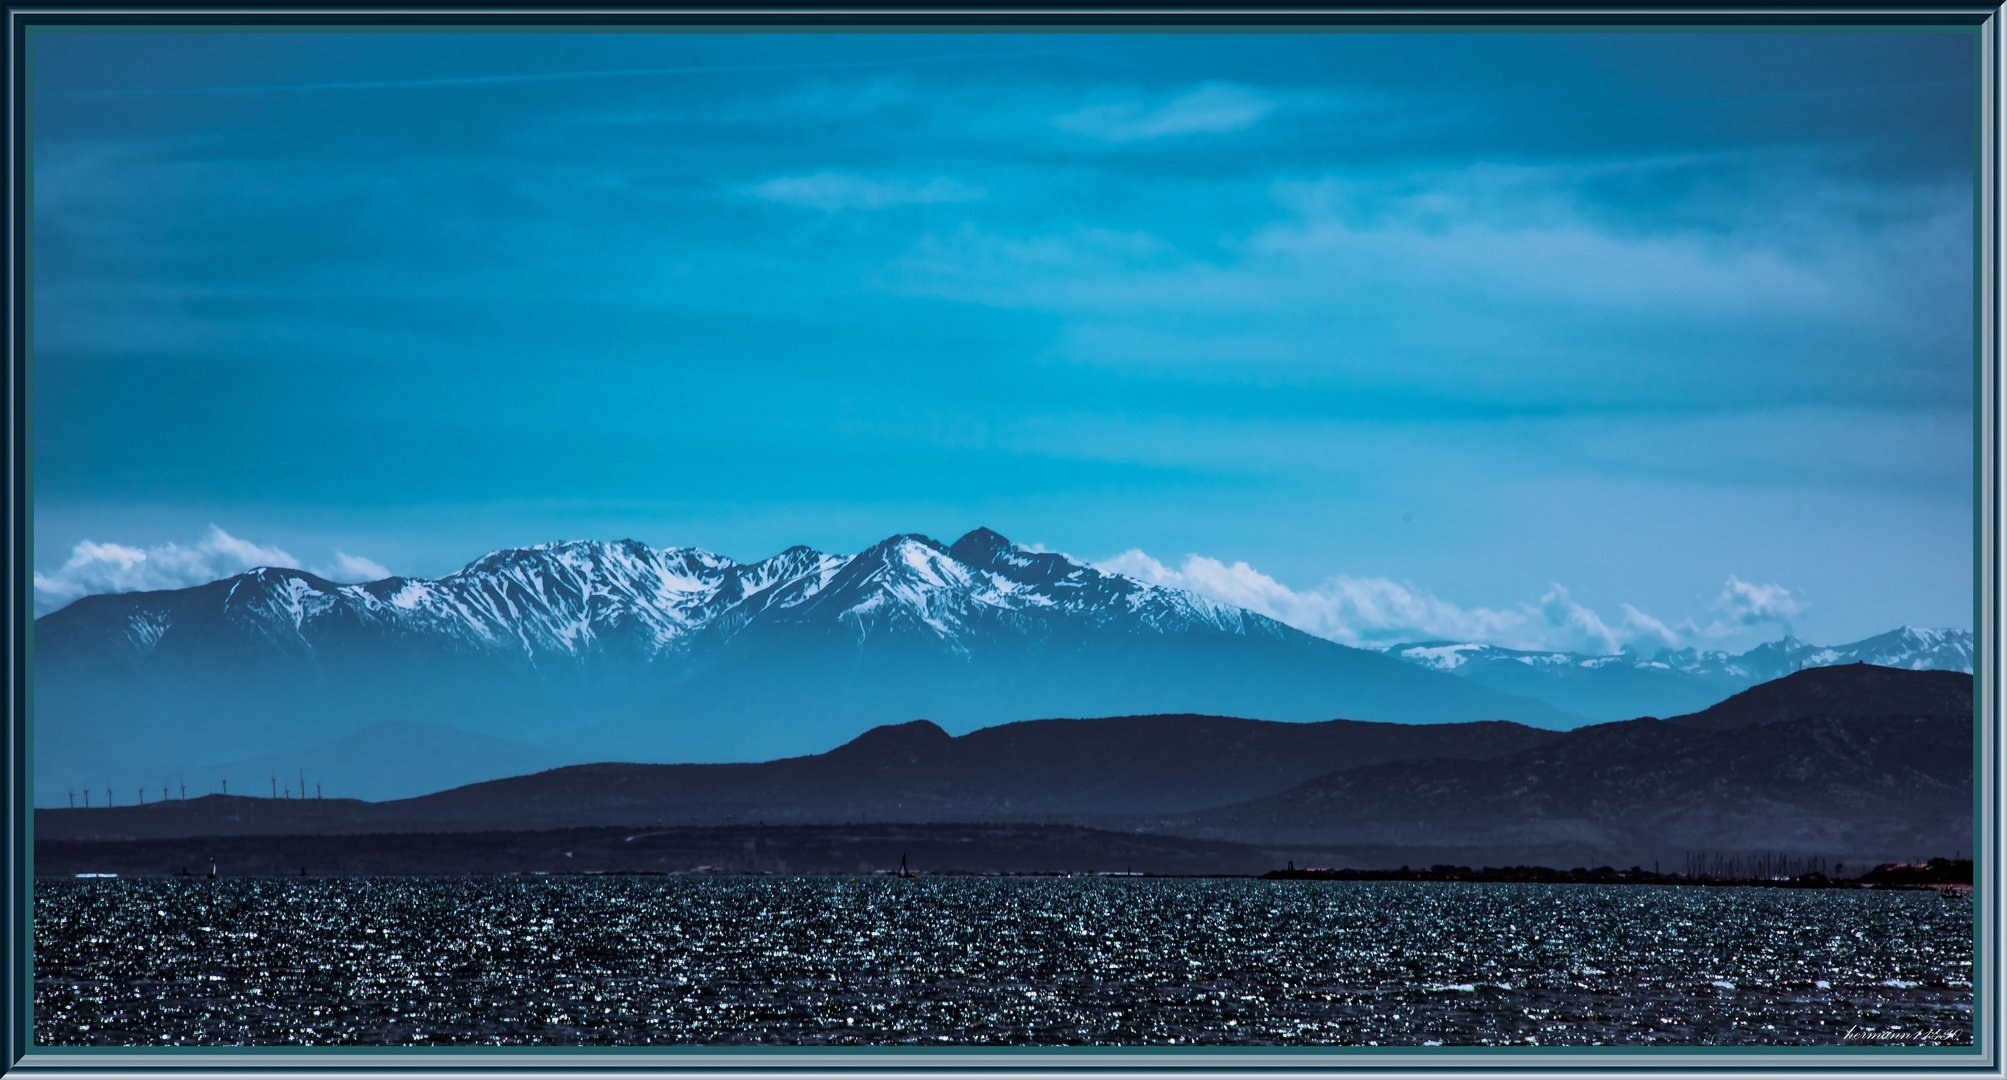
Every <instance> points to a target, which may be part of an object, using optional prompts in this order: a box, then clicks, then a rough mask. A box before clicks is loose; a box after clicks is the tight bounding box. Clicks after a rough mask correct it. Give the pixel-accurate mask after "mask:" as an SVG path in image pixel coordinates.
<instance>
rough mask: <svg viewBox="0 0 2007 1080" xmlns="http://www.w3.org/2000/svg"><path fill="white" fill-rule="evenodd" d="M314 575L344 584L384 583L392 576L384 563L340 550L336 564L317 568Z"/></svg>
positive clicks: (335, 559) (336, 552) (335, 556)
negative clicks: (383, 581)
mask: <svg viewBox="0 0 2007 1080" xmlns="http://www.w3.org/2000/svg"><path fill="white" fill-rule="evenodd" d="M314 573H316V574H319V575H320V576H322V577H324V578H326V579H328V580H329V581H338V582H341V583H343V584H354V583H357V582H363V581H382V580H383V579H384V578H387V577H389V576H390V571H389V569H387V568H386V567H385V566H384V565H383V564H382V563H379V562H377V561H375V560H374V559H365V558H363V557H362V556H360V555H350V554H349V553H348V552H346V551H343V550H341V549H340V548H336V549H335V553H334V562H332V563H330V564H328V565H327V566H324V567H317V568H316V569H315V570H314Z"/></svg>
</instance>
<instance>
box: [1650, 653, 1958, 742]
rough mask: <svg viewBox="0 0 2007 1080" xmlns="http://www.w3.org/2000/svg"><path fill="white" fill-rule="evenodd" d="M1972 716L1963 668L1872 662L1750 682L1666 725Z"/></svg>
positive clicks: (1721, 727) (1716, 727) (1722, 727)
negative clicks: (1927, 668)
mask: <svg viewBox="0 0 2007 1080" xmlns="http://www.w3.org/2000/svg"><path fill="white" fill-rule="evenodd" d="M1971 715H1972V676H1971V675H1970V674H1968V673H1966V672H1962V671H1907V670H1903V669H1901V668H1887V667H1876V666H1875V665H1873V664H1845V665H1841V666H1838V667H1818V668H1806V669H1805V670H1803V671H1798V672H1794V673H1792V674H1790V675H1786V676H1784V677H1783V678H1781V679H1774V680H1772V681H1770V682H1767V683H1764V684H1762V685H1760V686H1753V687H1750V688H1749V689H1747V690H1744V691H1743V692H1741V693H1739V694H1737V695H1735V696H1734V697H1731V698H1729V699H1728V700H1726V701H1723V702H1721V703H1720V704H1718V705H1714V706H1711V707H1709V708H1706V709H1702V710H1701V711H1699V712H1697V713H1689V714H1687V715H1685V716H1672V717H1667V718H1666V719H1667V722H1668V723H1673V724H1678V725H1680V726H1681V727H1690V728H1701V729H1704V730H1707V731H1727V730H1730V729H1732V728H1740V727H1751V726H1754V725H1757V724H1775V723H1779V722H1782V721H1786V720H1803V719H1805V718H1807V717H1813V716H1830V717H1861V716H1964V717H1967V718H1968V719H1969V718H1970V717H1971Z"/></svg>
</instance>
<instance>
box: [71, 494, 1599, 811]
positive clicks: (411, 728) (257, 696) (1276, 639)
mask: <svg viewBox="0 0 2007 1080" xmlns="http://www.w3.org/2000/svg"><path fill="white" fill-rule="evenodd" d="M35 650H36V651H35V656H36V678H37V696H36V724H37V740H38V743H37V745H38V752H37V769H38V774H41V775H45V778H46V779H47V780H48V782H50V783H54V782H56V776H57V774H58V773H59V772H60V773H62V775H65V776H68V775H70V771H73V772H75V773H76V774H77V776H78V778H79V779H80V782H83V783H98V782H99V781H98V780H97V779H96V774H100V773H102V772H104V771H106V769H107V768H108V766H106V765H105V764H104V763H105V762H106V761H107V760H109V759H111V758H113V757H118V758H121V759H124V760H125V761H127V762H128V763H129V764H130V766H131V767H133V768H149V769H151V770H152V771H155V772H158V771H160V770H159V768H152V766H151V765H149V764H148V763H156V762H157V763H160V768H165V767H166V765H167V763H176V768H180V766H181V763H186V764H188V765H189V766H190V767H194V766H200V767H201V768H203V769H207V770H210V771H214V770H213V769H210V766H211V765H213V764H215V763H219V762H223V763H227V762H231V761H233V760H236V759H241V760H243V761H246V762H251V761H254V760H255V761H257V762H264V763H263V764H258V765H256V766H255V768H251V767H250V766H246V768H251V771H253V772H263V771H265V770H266V768H267V767H268V766H269V767H271V768H272V771H274V772H283V773H288V774H290V773H291V772H293V771H294V766H293V765H285V766H284V767H283V768H279V767H278V766H279V765H280V764H283V762H284V761H291V760H293V759H296V758H298V757H301V756H310V755H309V754H308V751H309V750H310V749H311V748H314V747H320V748H322V750H321V751H316V753H323V754H324V755H326V754H334V753H335V751H334V750H331V749H327V748H328V747H332V746H335V745H337V744H339V745H341V746H347V747H351V748H353V747H356V746H367V745H368V744H369V742H370V739H369V738H368V737H364V736H361V735H359V734H358V733H359V732H363V731H364V730H365V729H368V728H371V727H372V726H373V725H395V726H396V731H397V732H399V733H400V734H398V735H396V736H395V738H396V739H397V740H402V741H404V742H406V743H408V744H411V746H410V747H409V748H407V749H406V750H403V751H400V752H399V754H398V756H397V760H396V761H392V762H380V763H379V766H380V768H379V773H380V774H382V775H387V774H388V773H387V770H392V769H396V768H402V769H407V770H409V769H414V768H415V769H418V771H419V772H421V773H424V772H427V770H430V771H431V772H433V773H439V774H440V775H441V776H444V775H445V773H446V772H450V771H451V767H456V766H454V762H455V761H457V760H458V759H460V758H464V757H467V756H468V755H474V754H476V749H470V748H478V753H479V754H485V755H487V758H488V759H490V761H491V764H490V765H486V766H482V767H480V768H475V769H473V771H474V772H475V773H481V772H488V773H490V774H494V775H500V774H501V773H496V772H495V771H494V770H497V769H502V770H504V771H505V772H506V771H511V770H512V771H527V770H526V769H525V767H524V766H525V763H530V764H539V765H540V767H548V766H549V765H555V764H564V763H567V762H570V761H578V760H604V759H624V760H638V761H707V760H708V761H719V760H764V759H771V758H776V757H782V756H787V755H790V754H803V753H812V752H819V751H822V750H827V749H829V748H830V747H832V746H835V745H838V744H840V743H842V742H844V741H847V740H848V739H850V738H852V737H855V736H856V735H857V734H859V733H861V732H862V731H864V730H866V729H868V728H870V727H873V726H876V725H878V724H883V723H899V722H904V721H908V720H913V719H917V718H926V719H930V720H933V721H935V722H936V723H939V724H940V725H941V726H943V727H944V728H946V729H948V730H950V731H955V732H962V731H968V730H973V729H974V728H976V727H980V726H983V725H986V724H995V723H1003V722H1008V721H1013V720H1023V719H1031V718H1037V717H1050V716H1113V715H1140V714H1149V713H1173V712H1177V713H1211V714H1222V715H1239V716H1248V717H1258V718H1263V719H1273V720H1328V719H1334V718H1338V717H1344V718H1350V719H1362V720H1389V721H1406V722H1424V723H1426V722H1442V721H1458V720H1479V719H1483V720H1493V719H1508V720H1516V721H1520V722H1523V723H1528V724H1533V725H1536V726H1541V727H1549V728H1563V727H1569V726H1573V725H1574V724H1577V723H1579V722H1580V718H1579V717H1576V716H1573V715H1571V714H1569V713H1567V712H1565V711H1563V710H1560V709H1556V708H1553V707H1552V706H1549V705H1546V704H1544V703H1542V702H1539V701H1536V700H1532V699H1528V698H1523V697H1514V696H1511V695H1506V694H1500V693H1497V692H1495V691H1492V690H1490V689H1487V688H1485V687H1483V686H1482V685H1479V684H1477V683H1473V682H1471V681H1469V680H1466V679H1461V678H1457V677H1455V676H1453V675H1446V674H1443V673H1439V672H1434V671H1429V670H1427V669H1424V668H1420V667H1417V666H1415V665H1413V664H1410V663H1406V662H1404V661H1402V660H1399V659H1396V658H1394V657H1390V656H1383V655H1381V654H1378V653H1374V652H1370V651H1365V650H1359V649H1352V648H1347V647H1345V646H1342V645H1338V644H1335V643H1333V642H1330V641H1326V640H1324V639H1322V638H1317V637H1313V636H1311V635H1309V634H1305V633H1303V632H1301V631H1298V630H1295V629H1292V628H1290V627H1288V626H1285V625H1283V624H1282V623H1280V622H1277V621H1275V620H1273V619H1269V618H1267V617H1265V616H1262V615H1259V614H1255V613H1252V612H1248V611H1245V610H1242V609H1240V608H1236V607H1232V606H1229V605H1226V604H1221V603H1218V602H1215V601H1212V600H1208V599H1205V598H1203V597H1200V596H1197V595H1195V594H1192V593H1189V592H1184V591H1181V590H1177V589H1170V588H1164V587H1159V586H1154V585H1148V584H1145V583H1142V582H1139V581H1135V580H1133V579H1130V578H1127V577H1123V576H1120V575H1116V574H1108V573H1103V572H1101V571H1099V570H1096V569H1095V568H1094V567H1092V566H1089V565H1087V564H1085V563H1081V562H1077V561H1074V560H1071V559H1069V558H1067V557H1066V556H1063V555H1059V554H1055V553H1050V552H1036V551H1031V550H1028V549H1025V548H1022V547H1019V546H1017V545H1015V544H1012V543H1011V542H1010V541H1008V540H1006V539H1004V538H1003V537H1001V536H999V535H997V534H996V533H994V532H991V531H989V530H987V529H978V530H976V531H974V532H971V533H969V534H968V535H966V536H963V537H962V538H961V539H959V540H957V541H955V543H954V544H952V545H944V544H941V543H939V542H937V541H935V540H932V539H929V538H927V537H923V536H915V535H901V536H894V537H890V538H888V539H886V540H884V541H882V542H881V543H879V544H876V545H874V546H872V547H871V548H870V549H868V550H866V551H864V552H861V553H859V554H857V555H852V556H848V557H846V556H840V555H832V554H828V553H824V552H818V551H813V550H810V549H808V548H803V547H796V548H791V549H789V550H787V551H784V552H782V553H780V554H779V555H776V556H774V557H772V558H769V559H764V560H761V561H758V562H751V563H740V562H736V561H734V560H732V559H728V558H724V557H722V556H719V555H716V554H713V553H710V552H707V551H703V550H701V549H697V548H667V549H653V548H649V547H647V546H646V545H643V544H640V543H637V542H633V541H620V542H611V543H601V542H586V541H579V542H567V543H558V544H546V545H540V546H537V547H532V548H522V549H510V550H505V551H498V552H494V553H492V554H490V555H487V556H484V557H482V558H481V559H478V560H476V561H474V562H473V563H470V564H469V565H468V566H467V567H466V568H465V569H463V570H461V571H460V572H458V573H456V574H452V575H448V576H446V577H442V578H439V579H436V580H431V581H420V580H411V579H404V578H387V579H385V580H382V581H376V582H369V583H366V584H359V585H339V584H335V583H333V582H329V581H326V580H323V579H321V578H318V577H315V576H314V575H312V574H309V573H305V572H303V571H299V570H281V569H272V568H261V569H257V570H252V571H249V572H246V573H244V574H240V575H237V576H235V577H231V578H227V579H224V580H221V581H216V582H211V583H209V584H207V585H201V586H197V587H195V588H190V589H180V590H172V591H163V592H153V593H124V594H116V595H111V594H107V595H97V596H89V597H84V598H82V599H79V600H77V601H76V602H74V603H72V604H70V605H68V606H67V607H64V608H62V609H60V610H58V611H54V612H51V613H49V614H48V615H45V616H43V617H42V618H40V619H38V620H36V622H35ZM385 730H386V731H387V730H389V729H385ZM414 732H417V734H414ZM425 733H430V734H425ZM421 735H422V738H421ZM462 736H464V738H462ZM386 737H388V736H386ZM414 739H416V740H419V741H424V740H431V741H430V742H426V743H425V745H427V746H434V745H436V746H437V747H438V749H434V750H421V749H418V748H417V744H416V743H414V742H413V740H414ZM358 740H359V741H358ZM482 740H486V741H482ZM378 741H382V740H378ZM342 753H348V751H342ZM273 755H277V759H275V760H274V761H271V762H267V761H265V759H266V758H267V757H272V756H273ZM65 770H69V771H65ZM241 771H242V770H240V772H241ZM309 771H311V770H309ZM446 778H447V779H451V780H452V781H453V782H464V781H465V780H467V779H473V778H478V777H477V776H468V775H465V774H464V772H463V773H455V774H453V775H451V776H450V777H446ZM65 782H67V781H65ZM150 782H151V781H150ZM414 783H419V782H418V781H414ZM420 786H421V789H422V790H437V789H438V788H439V787H442V786H447V785H446V784H445V783H444V782H443V781H442V782H439V783H432V782H430V781H425V782H423V783H422V784H421V785H420ZM350 790H352V791H353V790H354V787H353V785H350ZM405 793H409V792H408V791H407V792H405ZM381 794H383V792H382V791H381V790H376V789H372V797H374V796H376V795H381Z"/></svg>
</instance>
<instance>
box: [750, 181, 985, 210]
mask: <svg viewBox="0 0 2007 1080" xmlns="http://www.w3.org/2000/svg"><path fill="white" fill-rule="evenodd" d="M752 191H753V194H754V195H757V196H759V197H760V198H762V199H765V200H767V201H768V202H777V203H785V204H787V205H789V206H802V207H807V208H809V209H812V210H820V211H822V212H823V213H826V214H834V213H837V212H839V211H843V210H883V209H885V208H887V207H891V206H904V205H908V204H914V203H919V204H927V203H959V202H974V201H975V200H977V199H980V198H982V197H983V189H982V188H979V187H972V186H970V185H968V184H964V183H961V182H959V181H956V180H950V179H949V178H947V177H945V176H936V177H934V178H933V179H932V180H929V181H927V182H926V183H924V184H915V183H909V182H906V181H901V180H873V179H871V178H870V177H865V176H854V175H851V174H849V173H837V172H819V173H815V174H813V175H810V176H781V177H776V178H774V179H772V180H767V181H764V182H762V183H759V184H755V185H753V189H752Z"/></svg>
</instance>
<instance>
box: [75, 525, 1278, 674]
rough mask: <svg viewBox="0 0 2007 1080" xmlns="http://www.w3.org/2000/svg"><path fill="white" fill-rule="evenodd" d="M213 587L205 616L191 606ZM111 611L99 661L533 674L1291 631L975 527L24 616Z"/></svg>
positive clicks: (506, 563)
mask: <svg viewBox="0 0 2007 1080" xmlns="http://www.w3.org/2000/svg"><path fill="white" fill-rule="evenodd" d="M218 587H221V588H223V589H224V595H223V597H222V599H221V603H220V605H219V604H216V603H215V602H214V601H213V598H212V597H210V596H209V592H210V591H212V590H214V589H216V588H218ZM114 612H115V613H116V614H115V616H114V617H115V618H116V619H117V620H119V621H120V622H122V624H123V625H122V626H121V627H120V628H118V629H116V630H109V629H108V628H105V627H102V626H100V627H98V628H97V630H98V631H99V636H100V637H103V636H105V635H106V634H108V635H109V636H110V637H112V638H115V639H116V640H117V643H118V646H119V648H118V649H117V651H119V652H122V653H125V654H126V655H129V656H140V655H145V654H148V653H151V652H153V651H154V650H156V649H160V648H163V647H166V646H168V645H171V644H172V641H173V638H174V637H175V636H176V635H177V634H182V635H184V636H188V635H191V634H195V633H197V632H199V636H200V637H201V638H203V639H205V640H208V641H212V642H213V641H215V640H218V639H224V638H227V639H232V640H234V641H235V642H236V644H238V645H239V646H241V647H251V648H254V649H259V650H265V651H270V652H272V653H275V654H278V655H282V656H295V657H301V656H311V655H313V654H314V653H315V652H316V651H317V650H320V649H324V648H327V647H329V646H331V645H336V644H341V643H344V642H352V641H353V640H355V639H357V638H371V639H379V640H403V641H426V642H430V643H432V644H435V645H438V646H442V647H445V648H447V649H450V650H453V651H456V652H463V653H474V654H489V655H496V656H505V657H514V658H520V659H523V660H527V661H528V662H530V663H531V664H536V665H546V664H551V663H578V662H583V661H588V660H592V659H595V658H598V657H605V656H613V655H619V656H627V657H633V658H639V659H643V660H649V659H655V658H658V657H661V656H664V655H667V654H674V653H680V652H687V651H689V650H690V649H692V648H693V647H698V645H697V643H699V642H703V643H705V644H715V643H717V642H718V641H721V640H728V639H730V638H732V637H734V636H736V635H737V634H739V633H740V632H741V631H743V630H744V629H745V628H746V627H747V626H748V625H749V624H751V623H752V622H754V621H755V620H765V621H769V622H780V623H789V624H794V625H797V626H802V625H815V626H818V627H820V628H822V629H823V630H825V631H828V632H837V633H843V634H847V635H850V636H852V637H855V638H856V639H858V640H863V639H866V638H869V637H872V636H874V635H891V636H894V637H902V636H903V637H917V638H923V639H927V640H931V641H935V642H938V643H940V644H941V645H943V646H944V647H946V648H947V649H948V650H949V651H950V652H954V653H957V654H961V655H967V654H969V652H970V651H971V650H972V649H976V648H979V647H980V642H981V641H982V640H983V639H986V638H989V637H992V636H995V635H999V634H1001V635H1006V636H1025V635H1029V636H1034V637H1037V636H1043V635H1049V634H1052V633H1056V632H1059V631H1061V630H1062V629H1074V630H1095V631H1116V632H1125V633H1146V634H1184V633H1193V632H1201V633H1216V634H1232V635H1242V636H1256V637H1265V638H1279V637H1283V636H1287V635H1289V634H1293V633H1294V632H1293V631H1290V630H1288V628H1286V627H1284V626H1282V624H1280V623H1277V622H1275V621H1274V620H1271V619H1268V618H1266V617H1264V616H1260V615H1256V614H1253V613H1251V612H1247V611H1243V610H1241V609H1239V608H1234V607H1230V606H1227V605H1225V604H1220V603H1217V602H1215V601H1211V600H1207V599H1204V598H1202V597H1200V596H1197V595H1195V594H1192V593H1188V592H1184V591H1182V590H1177V589H1167V588H1162V587H1159V586H1154V585H1147V584H1144V583H1141V582H1138V581H1133V580H1131V579H1129V578H1125V577H1121V576H1119V575H1114V574H1104V573H1102V572H1100V571H1098V570H1096V569H1094V568H1093V567H1091V566H1088V565H1086V564H1084V563H1080V562H1076V561H1073V560H1071V559H1068V558H1066V557H1065V556H1063V555H1057V554H1053V553H1047V552H1031V551H1027V550H1026V549H1024V548H1020V547H1018V546H1016V545H1014V544H1012V543H1011V542H1010V541H1008V540H1006V539H1004V538H1003V537H1002V536H999V535H997V534H996V533H994V532H991V531H989V530H987V529H978V530H976V531H975V532H972V533H970V534H968V535H967V536H964V537H963V538H962V539H961V540H959V541H957V542H956V544H955V546H954V547H953V548H950V547H946V546H944V545H942V544H940V543H939V542H938V541H935V540H931V539H929V538H927V537H924V536H917V535H901V536H894V537H890V538H888V539H886V540H884V541H882V542H880V543H878V544H876V545H874V546H873V547H871V548H869V549H867V550H866V551H864V552H862V553H860V554H858V555H855V556H850V557H845V556H841V555H832V554H827V553H824V552H819V551H815V550H812V549H810V548H806V547H794V548H789V549H788V550H787V551H784V552H781V553H780V554H778V555H775V556H773V557H772V558H769V559H764V560H761V561H759V562H754V563H738V562H735V561H733V560H731V559H728V558H725V557H723V556H720V555H716V554H713V553H711V552H708V551H705V550H703V549H701V548H694V547H679V548H662V549H656V548H650V547H647V546H646V545H644V544H641V543H638V542H636V541H633V540H623V541H617V542H597V541H569V542H564V543H552V544H540V545H537V546H535V547H529V548H511V549H507V550H502V551H496V552H492V553H490V554H488V555H484V556H482V557H481V558H479V559H476V560H475V561H474V562H472V563H469V564H468V565H467V566H466V567H465V568H464V569H462V570H460V571H459V572H458V573H455V574H451V575H448V576H446V577H442V578H438V579H435V580H430V581H426V580H416V579H409V578H396V577H393V578H386V579H384V580H382V581H375V582H369V583H366V584H361V585H336V584H334V583H332V582H328V581H324V580H322V579H321V578H318V577H315V576H314V575H312V574H308V573H306V572H304V571H299V570H282V569H273V568H259V569H255V570H251V571H249V572H247V573H244V574H240V575H238V576H236V577H234V578H229V579H226V580H225V581H223V582H216V583H212V584H211V585H205V586H199V587H197V588H195V589H183V590H175V591H171V592H159V593H128V594H122V595H119V596H97V597H87V598H85V599H84V600H83V601H79V602H78V603H75V604H72V605H70V606H69V607H66V608H63V609H61V610H59V611H56V612H52V613H50V614H49V615H45V616H43V617H42V618H41V619H38V620H36V627H37V632H38V634H39V635H43V636H44V637H45V639H46V640H47V641H49V642H50V643H51V644H53V645H56V646H58V647H59V650H58V651H60V645H61V644H62V643H63V642H64V640H65V639H66V638H68V637H70V636H72V634H73V633H77V632H85V631H86V630H87V625H88V624H89V623H91V622H92V621H94V616H98V615H100V614H101V613H103V614H110V613H114Z"/></svg>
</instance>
